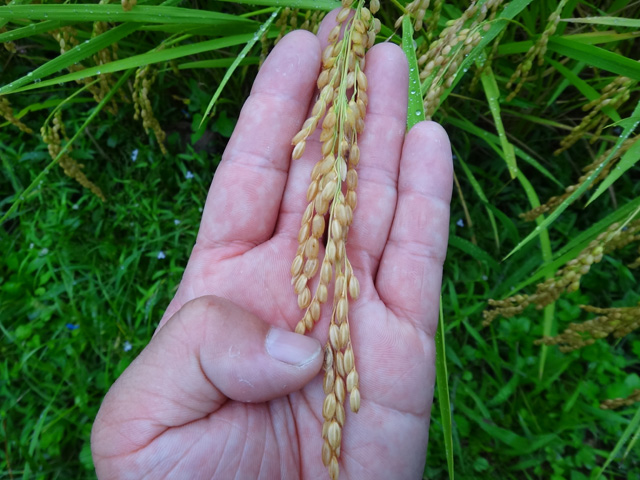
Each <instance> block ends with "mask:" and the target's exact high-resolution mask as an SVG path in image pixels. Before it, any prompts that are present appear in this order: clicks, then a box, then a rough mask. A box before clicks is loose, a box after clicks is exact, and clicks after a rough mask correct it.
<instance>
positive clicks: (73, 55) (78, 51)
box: [0, 7, 138, 95]
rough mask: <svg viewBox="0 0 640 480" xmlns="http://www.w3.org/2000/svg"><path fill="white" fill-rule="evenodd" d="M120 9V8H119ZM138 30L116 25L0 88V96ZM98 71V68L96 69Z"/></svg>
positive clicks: (81, 76) (39, 85)
mask: <svg viewBox="0 0 640 480" xmlns="http://www.w3.org/2000/svg"><path fill="white" fill-rule="evenodd" d="M120 8H121V7H120ZM137 28H138V25H137V24H135V23H126V24H124V25H118V26H117V27H115V28H112V29H111V30H109V31H108V32H105V33H103V34H101V35H98V36H97V37H95V38H92V39H91V40H88V41H87V42H85V43H82V44H80V45H77V46H76V47H74V48H72V49H71V50H69V51H68V52H66V53H64V54H63V55H60V56H59V57H56V58H54V59H53V60H49V61H48V62H47V63H45V64H44V65H41V66H39V67H38V68H36V69H35V70H33V71H32V72H29V73H28V74H26V75H25V76H24V77H22V78H19V79H17V80H15V81H13V82H10V83H9V84H7V85H5V86H3V87H2V88H0V95H6V94H9V93H13V92H16V91H19V89H20V87H22V86H23V85H27V84H29V83H31V82H38V81H39V80H40V79H41V78H43V77H47V76H49V75H52V74H54V73H57V72H59V71H60V70H63V69H65V68H67V67H69V66H71V65H73V64H75V63H78V62H81V61H82V60H84V59H85V58H88V57H90V56H92V55H93V54H94V53H96V52H99V51H100V50H102V49H103V48H107V47H108V46H110V45H112V44H113V43H116V42H117V41H119V40H121V39H123V38H124V37H126V36H127V35H130V34H132V33H133V32H135V31H136V30H137ZM98 70H100V68H98ZM84 72H86V70H82V71H81V72H76V73H75V74H72V75H78V74H79V75H80V77H79V78H84V77H87V76H90V75H83V73H84ZM46 83H47V82H43V83H42V84H34V85H31V86H30V87H27V89H28V88H39V87H42V86H43V85H44V84H46ZM55 83H56V82H53V83H50V85H54V84H55Z"/></svg>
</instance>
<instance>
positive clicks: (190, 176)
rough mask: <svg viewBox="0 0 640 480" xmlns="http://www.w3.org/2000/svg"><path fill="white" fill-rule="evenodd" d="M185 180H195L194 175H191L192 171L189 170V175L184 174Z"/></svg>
mask: <svg viewBox="0 0 640 480" xmlns="http://www.w3.org/2000/svg"><path fill="white" fill-rule="evenodd" d="M184 178H186V179H187V180H189V179H191V178H193V173H191V171H190V170H187V173H185V174H184Z"/></svg>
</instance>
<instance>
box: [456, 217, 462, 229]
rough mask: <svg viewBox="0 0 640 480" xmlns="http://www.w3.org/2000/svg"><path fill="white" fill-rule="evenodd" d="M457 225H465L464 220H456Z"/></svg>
mask: <svg viewBox="0 0 640 480" xmlns="http://www.w3.org/2000/svg"><path fill="white" fill-rule="evenodd" d="M456 225H458V226H459V227H464V220H462V219H461V218H459V219H458V221H457V222H456Z"/></svg>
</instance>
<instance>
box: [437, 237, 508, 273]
mask: <svg viewBox="0 0 640 480" xmlns="http://www.w3.org/2000/svg"><path fill="white" fill-rule="evenodd" d="M449 246H451V247H455V248H457V249H458V250H461V251H463V252H464V253H466V254H467V255H469V256H471V257H472V258H475V259H476V260H480V261H483V262H486V263H487V265H489V266H490V267H491V268H493V269H495V270H498V269H499V268H500V267H499V265H498V262H496V261H495V260H494V259H493V257H492V256H491V255H489V254H488V253H487V252H486V251H484V250H483V249H482V248H480V247H479V246H477V245H474V244H473V243H471V242H470V241H469V240H465V239H464V238H461V237H456V236H455V235H450V236H449Z"/></svg>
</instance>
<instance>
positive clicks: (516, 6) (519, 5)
mask: <svg viewBox="0 0 640 480" xmlns="http://www.w3.org/2000/svg"><path fill="white" fill-rule="evenodd" d="M532 1H533V0H513V1H512V2H509V3H508V4H507V5H506V6H505V7H504V10H502V12H501V13H500V15H498V17H497V18H496V19H495V20H493V21H492V22H489V23H487V25H490V27H489V30H488V31H487V32H486V33H484V34H483V35H482V40H480V42H478V44H477V45H476V46H475V47H474V48H473V50H471V52H470V53H469V55H467V57H466V58H465V59H464V61H463V62H462V63H461V64H460V66H459V67H458V71H457V73H456V76H455V79H454V81H453V84H452V85H451V87H449V88H447V89H446V90H445V91H444V93H443V94H442V95H441V97H440V105H442V104H443V103H444V101H445V100H446V99H447V97H448V96H449V94H450V93H451V92H452V91H453V90H454V88H456V85H457V84H458V82H459V81H460V80H462V78H463V77H464V75H462V74H461V73H463V72H466V71H468V70H469V67H470V65H471V62H474V61H475V59H476V57H477V56H478V55H480V54H481V53H482V52H483V51H484V48H485V47H486V46H487V45H489V43H490V42H491V41H492V40H493V39H494V38H496V37H497V36H498V35H499V34H500V32H502V30H504V29H505V28H507V26H508V25H509V24H510V20H512V19H513V18H514V17H515V16H516V15H518V14H519V13H520V12H521V11H522V10H524V9H525V8H527V6H528V5H529V4H530V3H531V2H532ZM426 81H429V79H428V78H427V79H426ZM427 86H428V85H423V86H422V89H423V91H425V90H426V87H427Z"/></svg>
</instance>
